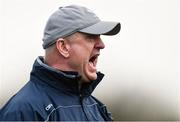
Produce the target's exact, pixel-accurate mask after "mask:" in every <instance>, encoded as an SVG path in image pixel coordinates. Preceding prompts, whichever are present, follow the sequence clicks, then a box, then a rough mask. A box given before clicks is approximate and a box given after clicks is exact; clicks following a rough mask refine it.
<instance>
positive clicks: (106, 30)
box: [79, 21, 121, 35]
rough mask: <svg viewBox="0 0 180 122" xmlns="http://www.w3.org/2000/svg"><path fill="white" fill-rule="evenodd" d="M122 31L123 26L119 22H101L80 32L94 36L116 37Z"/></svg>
mask: <svg viewBox="0 0 180 122" xmlns="http://www.w3.org/2000/svg"><path fill="white" fill-rule="evenodd" d="M120 29H121V24H120V23H118V22H105V21H100V22H98V23H96V24H94V25H92V26H89V27H87V28H83V29H81V30H79V32H83V33H88V34H93V35H116V34H117V33H119V31H120Z"/></svg>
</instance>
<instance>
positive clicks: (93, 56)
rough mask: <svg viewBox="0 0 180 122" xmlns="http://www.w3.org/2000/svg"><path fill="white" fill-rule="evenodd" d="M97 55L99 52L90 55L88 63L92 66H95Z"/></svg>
mask: <svg viewBox="0 0 180 122" xmlns="http://www.w3.org/2000/svg"><path fill="white" fill-rule="evenodd" d="M98 56H99V54H95V55H92V56H91V57H90V59H89V63H90V64H91V66H92V67H93V68H96V65H97V60H98Z"/></svg>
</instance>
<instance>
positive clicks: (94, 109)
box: [0, 57, 112, 121]
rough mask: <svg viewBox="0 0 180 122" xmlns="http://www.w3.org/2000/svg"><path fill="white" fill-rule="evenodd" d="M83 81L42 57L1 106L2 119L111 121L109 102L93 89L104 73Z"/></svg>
mask: <svg viewBox="0 0 180 122" xmlns="http://www.w3.org/2000/svg"><path fill="white" fill-rule="evenodd" d="M97 75H98V78H97V80H95V81H92V82H91V83H86V84H83V85H82V86H80V85H79V80H80V78H81V77H80V76H79V75H78V73H76V72H61V71H58V70H56V69H53V68H52V67H49V66H47V65H46V64H44V63H43V58H42V57H38V58H37V60H36V61H35V63H34V65H33V69H32V71H31V76H30V81H29V82H28V83H27V84H26V85H25V86H24V87H23V88H22V89H21V90H20V91H19V92H18V93H17V94H15V95H14V96H13V97H12V98H11V99H10V100H9V101H8V102H7V103H6V104H5V105H4V107H2V108H1V110H0V121H111V120H112V118H111V115H110V114H109V113H108V112H107V110H106V106H105V105H104V104H102V103H101V102H100V101H99V100H97V99H96V98H94V97H93V96H92V95H91V93H92V92H93V90H94V89H95V87H96V86H97V85H98V83H99V82H100V81H101V80H102V78H103V76H104V75H103V74H102V73H100V72H98V73H97Z"/></svg>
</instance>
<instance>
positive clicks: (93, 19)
mask: <svg viewBox="0 0 180 122" xmlns="http://www.w3.org/2000/svg"><path fill="white" fill-rule="evenodd" d="M120 29H121V25H120V23H119V22H108V21H101V20H100V19H99V18H98V17H97V16H96V14H95V13H93V12H92V11H91V10H89V9H87V8H85V7H83V6H79V5H70V6H65V7H60V8H59V9H58V10H57V11H55V12H54V13H53V14H52V15H51V16H50V17H49V19H48V21H47V23H46V26H45V29H44V37H43V48H44V49H46V48H47V47H49V46H50V45H52V44H54V43H55V42H56V40H57V39H58V38H64V37H66V36H69V35H71V34H73V33H75V32H83V33H87V34H93V35H115V34H117V33H118V32H119V31H120Z"/></svg>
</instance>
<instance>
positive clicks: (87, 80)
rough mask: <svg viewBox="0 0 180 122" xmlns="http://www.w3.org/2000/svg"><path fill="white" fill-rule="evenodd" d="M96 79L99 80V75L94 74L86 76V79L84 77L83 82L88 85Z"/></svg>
mask: <svg viewBox="0 0 180 122" xmlns="http://www.w3.org/2000/svg"><path fill="white" fill-rule="evenodd" d="M96 79H97V74H96V73H93V74H91V75H90V74H89V75H86V76H85V77H83V78H82V81H83V82H86V83H88V82H92V81H94V80H96Z"/></svg>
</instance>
